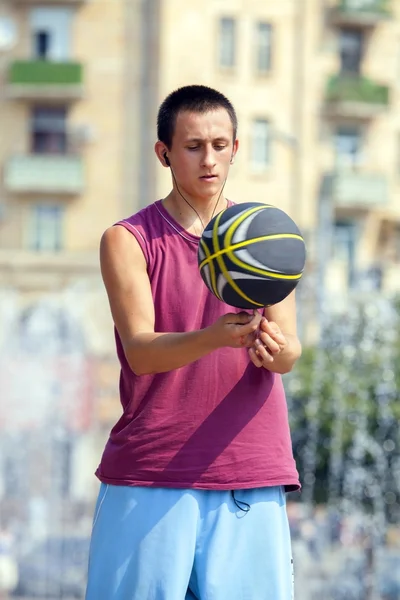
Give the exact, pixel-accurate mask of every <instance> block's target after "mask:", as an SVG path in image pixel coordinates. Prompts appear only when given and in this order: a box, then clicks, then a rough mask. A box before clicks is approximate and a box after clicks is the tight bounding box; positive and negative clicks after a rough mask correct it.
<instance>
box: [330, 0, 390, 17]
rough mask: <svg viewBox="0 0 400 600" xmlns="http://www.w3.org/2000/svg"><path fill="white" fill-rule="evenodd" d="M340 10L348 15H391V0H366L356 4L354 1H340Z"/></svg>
mask: <svg viewBox="0 0 400 600" xmlns="http://www.w3.org/2000/svg"><path fill="white" fill-rule="evenodd" d="M339 8H340V10H341V11H343V12H346V13H378V14H384V15H389V14H390V13H391V0H364V2H358V3H355V2H354V0H340V6H339Z"/></svg>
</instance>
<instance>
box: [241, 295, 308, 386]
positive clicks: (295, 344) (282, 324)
mask: <svg viewBox="0 0 400 600" xmlns="http://www.w3.org/2000/svg"><path fill="white" fill-rule="evenodd" d="M264 317H265V318H264V319H263V320H262V321H261V323H260V331H259V336H258V339H257V340H256V342H255V344H254V346H253V347H252V348H251V349H250V350H249V354H250V358H251V360H252V361H253V363H254V364H255V365H256V366H257V367H264V368H266V369H268V370H269V371H272V372H274V373H281V374H284V373H288V372H289V371H291V370H292V368H293V366H294V364H295V362H296V361H297V359H298V358H299V357H300V356H301V343H300V340H299V338H298V337H297V325H296V297H295V292H292V293H291V294H290V295H289V296H288V297H287V298H285V300H283V301H282V302H279V304H275V305H274V306H270V307H268V308H266V309H265V311H264Z"/></svg>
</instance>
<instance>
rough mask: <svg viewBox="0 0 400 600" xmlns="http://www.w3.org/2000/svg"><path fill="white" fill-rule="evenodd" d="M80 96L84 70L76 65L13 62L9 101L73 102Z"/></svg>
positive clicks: (75, 63)
mask: <svg viewBox="0 0 400 600" xmlns="http://www.w3.org/2000/svg"><path fill="white" fill-rule="evenodd" d="M82 95H83V67H82V65H81V64H80V63H78V62H53V61H46V60H16V61H14V62H12V63H11V65H10V67H9V70H8V79H7V96H8V97H9V98H18V99H27V100H29V99H32V100H37V99H39V100H40V99H47V98H48V99H62V100H68V99H70V100H74V99H79V98H81V97H82Z"/></svg>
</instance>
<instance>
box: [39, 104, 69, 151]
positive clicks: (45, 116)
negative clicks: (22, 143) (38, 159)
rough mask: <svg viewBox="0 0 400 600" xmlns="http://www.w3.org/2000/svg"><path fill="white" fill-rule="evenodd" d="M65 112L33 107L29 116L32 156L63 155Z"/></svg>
mask: <svg viewBox="0 0 400 600" xmlns="http://www.w3.org/2000/svg"><path fill="white" fill-rule="evenodd" d="M66 120H67V111H66V109H65V108H61V107H60V108H59V107H57V108H52V107H34V108H33V109H32V114H31V148H32V152H33V153H34V154H65V153H66V152H67V133H66V129H67V127H66Z"/></svg>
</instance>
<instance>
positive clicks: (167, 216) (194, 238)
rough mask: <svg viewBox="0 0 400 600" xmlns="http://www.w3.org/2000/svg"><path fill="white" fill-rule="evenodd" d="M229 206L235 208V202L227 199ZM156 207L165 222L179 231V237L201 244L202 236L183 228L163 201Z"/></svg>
mask: <svg viewBox="0 0 400 600" xmlns="http://www.w3.org/2000/svg"><path fill="white" fill-rule="evenodd" d="M227 204H228V208H229V207H231V206H233V204H234V202H231V201H230V200H228V199H227ZM155 206H156V209H157V210H158V212H159V213H160V214H161V216H162V217H163V219H164V220H165V221H167V223H169V225H171V227H172V228H173V229H175V231H177V233H179V235H181V236H182V237H184V238H185V239H187V240H189V241H190V242H194V243H196V244H198V243H199V241H200V240H201V236H198V235H194V234H193V233H190V232H189V231H187V229H185V228H184V227H182V225H181V224H180V223H178V221H177V220H176V219H174V217H173V216H172V215H171V214H170V213H169V212H168V211H167V209H166V208H165V207H164V205H163V202H162V200H157V201H156V202H155Z"/></svg>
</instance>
